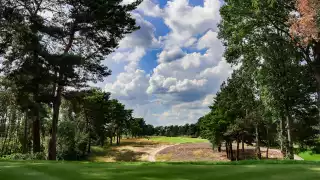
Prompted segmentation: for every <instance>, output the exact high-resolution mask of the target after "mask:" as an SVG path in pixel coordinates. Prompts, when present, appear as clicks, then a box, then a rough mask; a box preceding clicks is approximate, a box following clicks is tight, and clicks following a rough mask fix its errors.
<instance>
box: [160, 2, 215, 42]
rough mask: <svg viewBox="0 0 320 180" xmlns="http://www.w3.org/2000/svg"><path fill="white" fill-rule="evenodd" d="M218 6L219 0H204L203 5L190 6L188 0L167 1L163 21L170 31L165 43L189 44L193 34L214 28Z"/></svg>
mask: <svg viewBox="0 0 320 180" xmlns="http://www.w3.org/2000/svg"><path fill="white" fill-rule="evenodd" d="M220 6H221V2H220V1H219V0H204V6H203V7H201V6H195V7H192V6H190V5H189V1H188V0H174V1H168V4H167V6H166V8H165V9H164V11H165V12H164V21H165V23H166V24H167V25H168V27H169V28H170V29H171V30H172V31H171V33H169V34H168V35H167V36H166V37H165V38H164V39H165V41H166V45H167V46H170V47H171V46H175V45H177V44H190V41H192V40H190V38H192V37H193V36H194V35H198V34H202V33H204V32H206V31H207V30H208V29H212V30H216V29H217V23H218V22H219V20H220V15H219V9H220ZM188 42H189V43H188Z"/></svg>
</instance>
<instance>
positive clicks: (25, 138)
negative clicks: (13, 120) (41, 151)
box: [22, 111, 28, 154]
mask: <svg viewBox="0 0 320 180" xmlns="http://www.w3.org/2000/svg"><path fill="white" fill-rule="evenodd" d="M22 152H23V153H24V154H25V153H28V112H27V111H26V112H25V119H24V132H23V149H22Z"/></svg>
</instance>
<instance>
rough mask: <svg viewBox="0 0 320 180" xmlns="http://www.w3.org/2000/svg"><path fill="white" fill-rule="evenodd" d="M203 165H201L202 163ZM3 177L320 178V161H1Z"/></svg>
mask: <svg viewBox="0 0 320 180" xmlns="http://www.w3.org/2000/svg"><path fill="white" fill-rule="evenodd" d="M199 164H200V165H199ZM0 177H1V179H4V180H20V179H23V180H37V179H45V180H74V179H75V180H89V179H90V180H128V179H130V180H141V179H147V180H160V179H165V180H177V179H180V180H193V179H198V180H206V179H208V180H209V179H210V180H212V179H223V180H234V179H237V180H253V179H260V180H279V179H290V180H301V179H306V180H309V179H320V164H319V163H318V164H308V163H301V164H297V163H294V164H287V163H285V164H263V163H261V162H260V163H258V164H252V162H251V163H248V165H245V163H244V164H243V165H233V164H228V163H227V164H224V165H212V164H211V165H210V164H206V163H204V164H202V165H201V163H198V165H194V164H188V163H177V164H174V163H171V164H170V163H81V162H64V163H58V162H47V161H43V162H22V161H21V162H8V161H3V162H0Z"/></svg>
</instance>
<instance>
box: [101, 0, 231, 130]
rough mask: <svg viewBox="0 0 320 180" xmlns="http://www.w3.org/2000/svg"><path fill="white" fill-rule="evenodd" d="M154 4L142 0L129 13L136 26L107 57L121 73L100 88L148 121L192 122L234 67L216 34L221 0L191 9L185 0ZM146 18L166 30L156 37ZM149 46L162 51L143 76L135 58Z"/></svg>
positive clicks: (206, 108) (127, 1)
mask: <svg viewBox="0 0 320 180" xmlns="http://www.w3.org/2000/svg"><path fill="white" fill-rule="evenodd" d="M133 1H134V0H124V3H130V2H133ZM155 2H156V0H154V1H153V0H145V1H144V2H143V3H142V4H141V5H139V7H138V10H137V11H134V12H133V13H132V14H133V16H134V17H135V18H136V19H137V24H138V25H140V26H141V29H140V30H138V31H136V32H134V33H132V34H130V35H128V36H126V37H125V38H124V39H123V40H122V41H121V42H120V46H119V49H118V50H117V51H116V52H115V53H113V54H112V55H111V56H110V57H109V58H108V60H109V61H110V62H111V64H118V65H119V66H120V65H121V66H122V68H121V70H122V72H120V73H117V74H115V75H114V76H115V77H114V79H113V80H112V81H110V82H108V83H107V84H106V86H105V89H106V90H107V91H110V92H112V94H113V95H112V96H113V97H115V98H117V99H119V100H120V101H121V102H123V103H124V104H126V106H127V108H132V109H134V112H135V116H141V117H144V118H145V119H146V121H147V122H148V123H152V124H155V125H167V124H184V123H193V122H195V121H196V120H197V119H198V118H199V117H201V116H203V115H204V114H205V113H207V112H208V111H209V108H208V106H209V105H211V103H212V101H213V98H214V97H215V93H216V92H217V90H218V89H219V87H220V84H221V83H222V81H224V80H226V78H227V77H228V76H229V75H230V74H231V73H232V70H233V69H232V68H231V67H230V65H229V64H227V62H226V61H225V60H224V59H223V58H222V54H223V50H224V48H223V46H222V44H221V42H220V41H219V40H218V38H217V32H216V29H217V23H218V21H219V20H220V15H219V8H220V6H221V2H220V1H219V0H204V6H203V7H201V6H195V7H192V6H191V5H190V4H189V1H188V0H171V1H168V3H167V5H166V6H165V8H164V9H161V8H160V7H159V5H158V4H156V3H155ZM145 16H152V17H159V18H163V20H164V23H165V24H166V25H167V26H168V28H169V30H170V32H169V33H168V34H167V35H165V36H162V37H155V27H154V26H153V24H152V23H150V22H148V21H146V20H145V19H144V17H145ZM199 37H200V38H199ZM152 48H163V49H162V52H160V53H159V54H158V55H157V58H158V59H157V62H158V63H159V64H158V65H157V66H156V67H155V68H154V69H153V73H152V74H151V75H147V74H146V73H145V71H143V70H141V69H140V67H139V62H140V60H141V59H142V58H143V57H144V56H145V54H146V53H147V50H148V49H152ZM204 50H205V52H204ZM197 51H199V52H197ZM111 67H113V66H111Z"/></svg>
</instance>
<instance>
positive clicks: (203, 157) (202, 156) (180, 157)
mask: <svg viewBox="0 0 320 180" xmlns="http://www.w3.org/2000/svg"><path fill="white" fill-rule="evenodd" d="M169 155H170V156H169ZM156 158H157V160H159V161H228V159H227V157H226V154H225V153H224V152H217V151H214V150H212V147H211V145H210V143H187V144H179V145H175V146H171V147H168V148H166V149H164V150H162V151H160V152H159V153H158V154H157V155H156Z"/></svg>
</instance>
